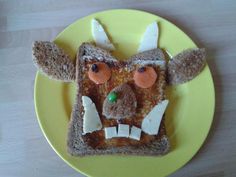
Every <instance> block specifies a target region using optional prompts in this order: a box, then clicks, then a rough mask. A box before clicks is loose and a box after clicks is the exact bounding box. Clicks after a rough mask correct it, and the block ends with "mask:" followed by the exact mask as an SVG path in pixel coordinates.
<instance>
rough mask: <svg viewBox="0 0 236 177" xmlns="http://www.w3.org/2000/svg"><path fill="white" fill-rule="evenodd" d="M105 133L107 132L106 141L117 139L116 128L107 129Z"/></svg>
mask: <svg viewBox="0 0 236 177" xmlns="http://www.w3.org/2000/svg"><path fill="white" fill-rule="evenodd" d="M104 131H105V138H106V139H110V138H113V137H117V131H116V127H105V128H104Z"/></svg>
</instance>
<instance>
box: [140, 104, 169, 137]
mask: <svg viewBox="0 0 236 177" xmlns="http://www.w3.org/2000/svg"><path fill="white" fill-rule="evenodd" d="M168 102H169V101H168V100H164V101H162V102H160V103H159V104H158V105H156V106H155V107H154V108H153V109H152V110H151V111H150V112H149V113H148V115H147V116H146V117H145V118H144V119H143V122H142V126H141V127H142V130H143V131H144V132H145V133H147V134H149V135H156V134H157V133H158V131H159V127H160V123H161V120H162V117H163V114H164V112H165V110H166V107H167V105H168Z"/></svg>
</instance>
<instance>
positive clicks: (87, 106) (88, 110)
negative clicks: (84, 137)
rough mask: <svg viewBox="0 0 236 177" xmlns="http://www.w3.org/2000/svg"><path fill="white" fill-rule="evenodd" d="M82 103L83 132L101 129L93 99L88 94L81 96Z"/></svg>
mask: <svg viewBox="0 0 236 177" xmlns="http://www.w3.org/2000/svg"><path fill="white" fill-rule="evenodd" d="M82 105H83V107H84V115H83V134H86V133H92V132H94V131H96V130H101V128H102V123H101V120H100V117H99V115H98V112H97V109H96V106H95V104H94V103H93V101H92V100H91V99H90V98H89V97H88V96H82Z"/></svg>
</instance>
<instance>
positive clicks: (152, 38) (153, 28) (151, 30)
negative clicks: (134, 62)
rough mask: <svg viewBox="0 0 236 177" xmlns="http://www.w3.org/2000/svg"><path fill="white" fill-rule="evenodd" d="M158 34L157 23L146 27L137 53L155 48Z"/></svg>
mask: <svg viewBox="0 0 236 177" xmlns="http://www.w3.org/2000/svg"><path fill="white" fill-rule="evenodd" d="M158 33H159V30H158V24H157V22H153V23H151V24H150V25H148V26H147V28H146V31H145V32H144V34H143V37H142V39H141V43H140V45H139V48H138V52H144V51H147V50H151V49H155V48H157V42H158Z"/></svg>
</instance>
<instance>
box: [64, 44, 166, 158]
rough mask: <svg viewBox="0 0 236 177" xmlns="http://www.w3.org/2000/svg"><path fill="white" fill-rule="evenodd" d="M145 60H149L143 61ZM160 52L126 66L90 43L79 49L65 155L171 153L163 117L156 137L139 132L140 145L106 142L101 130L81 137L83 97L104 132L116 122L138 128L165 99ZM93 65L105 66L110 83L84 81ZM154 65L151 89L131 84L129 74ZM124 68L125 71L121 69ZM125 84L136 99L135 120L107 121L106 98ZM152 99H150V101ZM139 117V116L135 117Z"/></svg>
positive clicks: (138, 57) (129, 141) (136, 58)
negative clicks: (89, 102)
mask: <svg viewBox="0 0 236 177" xmlns="http://www.w3.org/2000/svg"><path fill="white" fill-rule="evenodd" d="M146 56H148V57H146ZM163 57H164V55H163V53H162V52H161V50H159V49H157V50H152V51H148V52H146V53H141V54H138V55H135V56H133V57H131V58H130V59H129V60H128V61H127V62H120V61H118V60H116V59H115V58H114V57H113V56H112V55H111V54H110V53H109V52H107V51H105V50H103V49H100V48H98V47H95V46H93V45H91V44H89V43H84V44H82V45H81V46H80V48H79V51H78V53H77V59H76V86H77V95H76V100H75V104H74V107H73V110H72V114H71V119H70V123H69V128H68V129H69V130H68V138H67V146H68V152H69V153H70V154H71V155H74V156H85V155H102V154H127V155H150V156H159V155H164V154H166V153H168V152H169V150H170V143H169V140H168V137H167V135H166V130H165V124H164V117H163V119H162V121H161V125H160V129H159V133H158V134H157V135H148V134H146V133H144V132H142V135H141V139H140V141H136V140H133V139H127V138H113V139H105V135H104V130H103V129H102V130H98V131H95V132H92V133H88V134H83V114H84V108H83V105H82V96H84V95H86V96H89V97H90V98H91V99H92V100H93V101H94V103H95V105H96V108H97V110H98V113H99V116H100V118H101V121H102V124H103V128H104V127H107V126H114V125H117V124H118V123H119V122H121V123H125V124H129V125H130V126H131V125H135V126H137V127H140V123H141V122H142V119H143V117H144V115H146V114H147V113H148V112H149V111H150V110H151V109H152V108H153V107H154V106H155V104H157V103H158V102H160V101H162V100H164V99H165V93H164V89H165V85H166V78H165V72H166V67H165V61H164V60H163ZM96 61H102V62H105V63H106V64H108V65H109V66H110V68H111V70H112V72H113V74H112V77H111V79H110V80H109V81H108V82H107V83H106V84H104V85H96V84H93V83H92V82H91V81H90V80H89V79H88V77H87V74H86V71H87V69H88V67H89V65H91V63H94V62H96ZM147 64H148V65H155V66H156V68H155V69H156V71H157V73H158V79H157V81H156V83H155V84H154V86H153V87H152V88H150V89H146V90H145V91H143V90H141V89H140V88H137V87H136V86H135V84H134V83H133V81H132V79H131V78H132V70H133V69H134V68H135V67H136V66H137V65H139V66H140V65H141V66H142V65H143V66H145V65H147ZM124 68H125V69H124ZM123 83H128V84H129V85H130V87H131V88H132V89H133V90H134V92H135V94H136V97H137V103H138V105H137V116H136V117H135V118H134V119H131V118H127V119H122V120H119V121H116V120H110V119H106V118H105V117H104V115H103V114H102V103H103V102H104V100H105V98H106V95H107V94H108V93H109V92H110V91H111V90H112V89H113V88H114V87H115V86H118V85H121V84H123ZM150 96H152V97H150ZM138 115H139V116H138Z"/></svg>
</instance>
